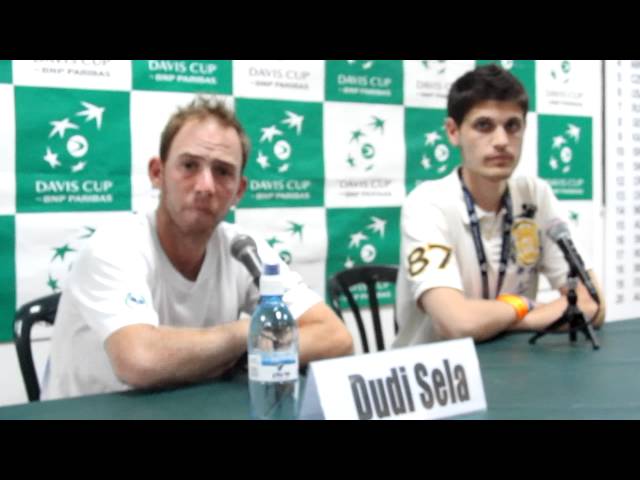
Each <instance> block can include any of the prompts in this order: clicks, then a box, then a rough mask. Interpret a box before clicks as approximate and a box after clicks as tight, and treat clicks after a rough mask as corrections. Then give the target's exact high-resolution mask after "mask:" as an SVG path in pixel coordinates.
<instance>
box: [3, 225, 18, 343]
mask: <svg viewBox="0 0 640 480" xmlns="http://www.w3.org/2000/svg"><path fill="white" fill-rule="evenodd" d="M15 236H16V235H15V219H14V217H13V216H0V282H2V285H3V287H2V289H0V342H9V341H11V340H13V317H14V315H15V313H16V310H15V309H16V265H15V251H16V248H15Z"/></svg>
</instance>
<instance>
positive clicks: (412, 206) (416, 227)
mask: <svg viewBox="0 0 640 480" xmlns="http://www.w3.org/2000/svg"><path fill="white" fill-rule="evenodd" d="M508 185H509V191H510V193H511V200H512V204H513V218H514V222H513V227H512V235H511V242H512V244H511V255H510V258H509V261H508V265H507V271H506V275H505V279H504V283H503V285H502V289H501V291H500V292H496V291H495V290H496V286H497V278H498V266H499V263H500V252H501V248H502V238H503V235H502V225H503V218H504V214H505V209H504V208H502V209H501V210H500V211H499V212H498V213H493V212H486V211H484V210H482V209H481V208H479V207H478V206H477V205H476V207H475V208H476V214H477V215H478V219H479V223H480V232H481V236H482V241H483V244H484V250H485V254H486V256H487V261H488V278H489V298H495V297H496V296H497V295H498V293H513V294H519V295H524V296H526V297H528V298H532V299H535V298H536V296H537V293H538V275H539V274H540V273H542V274H544V275H545V276H546V277H547V279H548V280H549V283H550V284H551V286H552V287H553V288H554V289H558V288H560V287H562V286H564V285H565V284H566V280H567V274H568V272H569V267H568V265H567V263H566V261H565V259H564V256H563V254H562V251H561V250H560V249H559V248H558V246H557V245H556V244H555V242H553V241H552V240H551V239H550V238H548V236H547V235H546V234H545V229H546V228H547V226H548V225H549V224H550V222H551V221H552V220H554V219H565V218H566V215H565V212H564V210H563V209H562V207H561V205H560V202H559V201H558V200H557V198H556V197H555V195H554V194H553V191H552V190H551V187H550V186H549V184H548V183H547V182H545V181H543V180H541V179H539V178H534V177H517V178H511V179H509V181H508ZM524 203H527V204H533V205H535V206H536V213H535V216H534V217H533V218H532V219H525V218H524V217H522V213H523V204H524ZM401 229H402V239H401V245H400V269H399V272H398V281H397V287H396V309H397V317H398V326H399V331H398V335H397V337H396V339H395V341H394V344H393V346H394V347H403V346H407V345H416V344H420V343H425V342H432V341H439V340H442V338H439V337H438V335H437V334H436V332H435V331H434V329H433V325H432V322H431V319H430V317H429V315H428V314H425V313H424V311H422V309H420V308H419V307H418V304H417V302H418V299H419V298H420V296H421V295H422V293H424V292H425V291H427V290H429V289H431V288H435V287H450V288H455V289H457V290H461V291H462V292H463V293H464V295H465V297H467V298H478V299H479V298H482V276H481V273H480V265H479V262H478V256H477V253H476V249H475V246H474V242H473V236H472V234H471V227H470V225H469V214H468V212H467V207H466V205H465V202H464V196H463V192H462V188H461V184H460V179H459V178H458V172H457V170H454V171H453V172H451V173H450V174H449V175H447V176H446V177H445V178H442V179H440V180H436V181H432V182H424V183H422V184H421V185H420V186H418V187H417V188H416V189H414V190H413V191H412V192H411V193H410V194H409V196H408V197H407V198H406V200H405V202H404V205H403V207H402V218H401ZM585 264H586V266H587V268H589V267H590V261H589V260H588V259H585Z"/></svg>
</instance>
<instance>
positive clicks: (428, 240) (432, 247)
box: [400, 199, 463, 300]
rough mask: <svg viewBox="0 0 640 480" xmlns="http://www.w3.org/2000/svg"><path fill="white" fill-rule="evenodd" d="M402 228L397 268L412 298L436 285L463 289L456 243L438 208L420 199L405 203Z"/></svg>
mask: <svg viewBox="0 0 640 480" xmlns="http://www.w3.org/2000/svg"><path fill="white" fill-rule="evenodd" d="M418 200H419V199H418ZM401 231H402V239H401V250H400V262H402V266H403V268H402V269H401V270H400V271H401V272H404V274H405V275H406V278H405V280H406V281H407V282H408V283H409V286H410V291H411V294H412V296H413V299H414V300H417V299H418V298H419V297H420V295H422V293H423V292H425V291H427V290H429V289H431V288H435V287H450V288H455V289H457V290H460V291H463V285H462V279H461V278H460V271H459V268H458V260H457V258H456V251H455V244H454V241H453V239H452V238H451V234H450V232H449V226H448V224H447V220H446V218H445V215H444V213H443V211H442V210H441V209H440V208H438V207H436V206H435V205H433V204H428V203H427V204H424V203H423V202H420V201H417V202H416V201H409V202H407V203H405V205H404V207H403V208H402V219H401Z"/></svg>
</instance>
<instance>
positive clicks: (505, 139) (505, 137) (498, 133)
mask: <svg viewBox="0 0 640 480" xmlns="http://www.w3.org/2000/svg"><path fill="white" fill-rule="evenodd" d="M493 145H494V147H496V148H499V149H503V148H506V147H507V145H509V134H508V133H507V131H506V130H505V128H504V127H498V128H496V129H495V131H494V133H493Z"/></svg>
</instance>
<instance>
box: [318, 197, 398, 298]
mask: <svg viewBox="0 0 640 480" xmlns="http://www.w3.org/2000/svg"><path fill="white" fill-rule="evenodd" d="M327 228H328V231H329V232H328V233H329V235H328V236H329V248H328V258H327V273H326V276H327V278H330V277H331V276H332V275H334V274H335V273H337V272H339V271H342V270H346V269H349V268H352V267H355V266H361V265H373V264H389V265H398V258H399V248H400V208H399V207H377V208H376V207H372V208H330V209H327ZM351 291H352V293H353V294H354V298H355V299H356V301H357V302H358V305H361V306H367V293H366V287H365V286H364V285H356V286H354V287H352V289H351ZM378 298H379V299H380V304H381V305H389V304H393V303H394V302H395V287H394V286H393V285H391V284H387V285H384V286H379V288H378ZM347 305H348V304H347V303H346V301H344V299H343V303H342V307H344V308H346V307H347Z"/></svg>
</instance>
